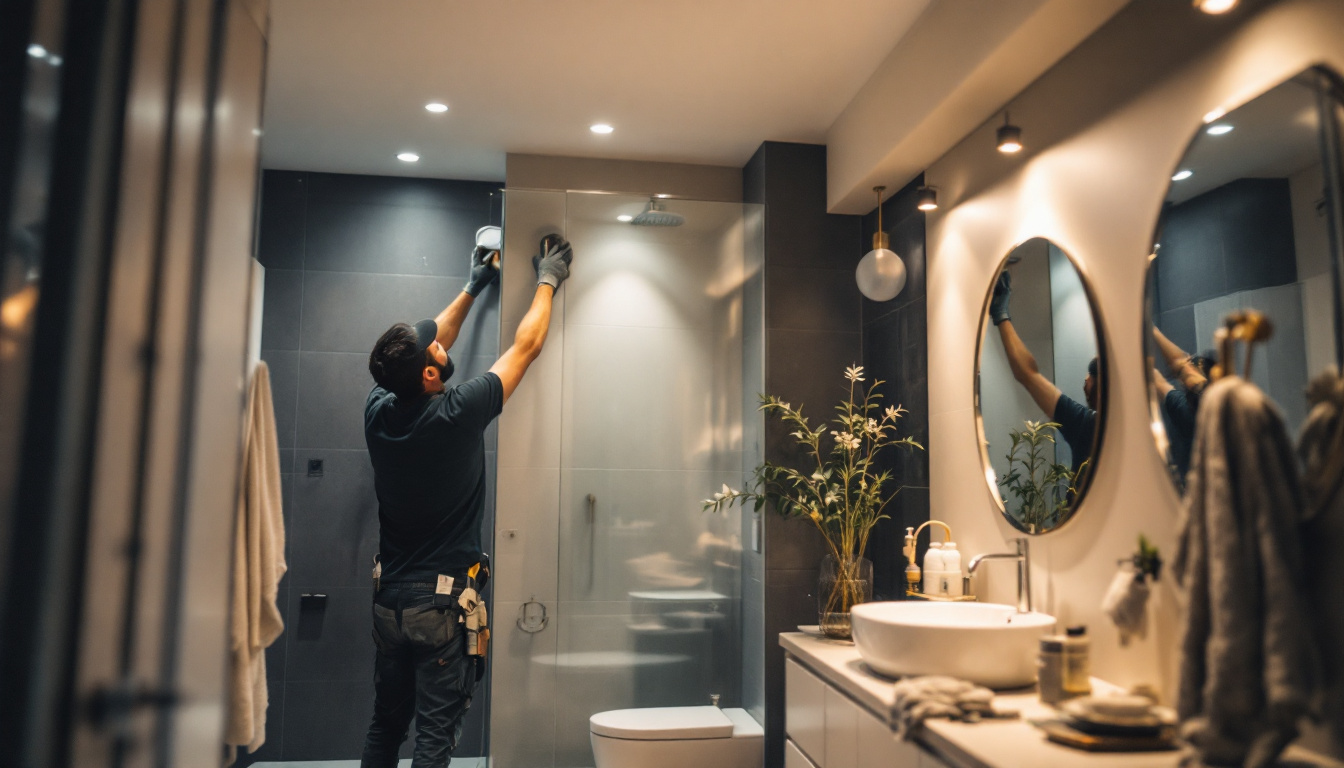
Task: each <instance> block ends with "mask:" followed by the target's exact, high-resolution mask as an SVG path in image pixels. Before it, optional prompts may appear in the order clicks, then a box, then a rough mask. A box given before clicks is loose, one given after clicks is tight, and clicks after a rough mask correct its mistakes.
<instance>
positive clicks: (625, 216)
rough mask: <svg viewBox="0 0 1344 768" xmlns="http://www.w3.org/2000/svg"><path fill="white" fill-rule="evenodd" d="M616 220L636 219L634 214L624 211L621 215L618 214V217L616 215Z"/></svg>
mask: <svg viewBox="0 0 1344 768" xmlns="http://www.w3.org/2000/svg"><path fill="white" fill-rule="evenodd" d="M616 220H617V221H634V220H635V217H634V216H631V215H630V214H628V213H622V214H621V215H620V216H617V217H616Z"/></svg>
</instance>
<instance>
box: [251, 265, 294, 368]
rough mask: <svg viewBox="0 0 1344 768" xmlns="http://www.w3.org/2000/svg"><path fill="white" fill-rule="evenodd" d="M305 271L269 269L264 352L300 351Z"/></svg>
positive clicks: (263, 322) (263, 319)
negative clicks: (272, 350)
mask: <svg viewBox="0 0 1344 768" xmlns="http://www.w3.org/2000/svg"><path fill="white" fill-rule="evenodd" d="M302 308H303V271H302V270H298V269H267V270H266V286H265V288H264V296H263V298H262V306H261V347H262V349H298V348H299V319H300V317H301V310H302Z"/></svg>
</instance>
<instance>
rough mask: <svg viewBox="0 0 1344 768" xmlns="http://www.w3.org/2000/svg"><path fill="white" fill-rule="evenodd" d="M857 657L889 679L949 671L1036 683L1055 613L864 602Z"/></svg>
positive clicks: (988, 682) (856, 628)
mask: <svg viewBox="0 0 1344 768" xmlns="http://www.w3.org/2000/svg"><path fill="white" fill-rule="evenodd" d="M850 619H851V621H850V624H851V631H852V632H853V635H854V644H855V645H857V646H858V649H859V655H860V656H862V657H863V660H864V661H865V662H867V664H868V666H869V667H871V668H872V669H873V671H875V672H877V673H879V674H883V675H887V676H889V677H901V676H904V675H948V676H950V677H957V678H961V679H962V680H970V681H971V682H973V683H979V684H980V685H984V686H988V687H990V688H1016V687H1019V686H1024V685H1031V684H1032V683H1033V682H1035V681H1036V658H1037V655H1038V653H1039V651H1040V643H1039V638H1040V636H1041V635H1044V634H1049V633H1050V631H1051V630H1052V629H1053V628H1054V626H1055V618H1054V617H1053V616H1047V615H1046V614H1044V613H1034V612H1033V613H1018V612H1017V610H1016V609H1014V608H1013V607H1012V606H1008V605H998V604H996V603H928V602H918V601H914V600H901V601H893V602H887V603H864V604H862V605H856V606H854V608H853V609H852V610H851V612H850Z"/></svg>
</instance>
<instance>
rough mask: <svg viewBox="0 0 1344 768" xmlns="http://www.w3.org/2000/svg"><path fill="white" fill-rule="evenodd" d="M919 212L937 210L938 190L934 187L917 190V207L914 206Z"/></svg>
mask: <svg viewBox="0 0 1344 768" xmlns="http://www.w3.org/2000/svg"><path fill="white" fill-rule="evenodd" d="M916 207H917V208H919V210H921V211H936V210H938V190H937V188H935V187H920V188H919V205H917V206H916Z"/></svg>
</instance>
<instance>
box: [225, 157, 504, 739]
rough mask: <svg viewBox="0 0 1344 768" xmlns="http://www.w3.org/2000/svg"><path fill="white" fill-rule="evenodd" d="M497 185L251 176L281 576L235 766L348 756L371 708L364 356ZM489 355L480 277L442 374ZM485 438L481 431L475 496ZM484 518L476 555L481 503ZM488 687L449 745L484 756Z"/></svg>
mask: <svg viewBox="0 0 1344 768" xmlns="http://www.w3.org/2000/svg"><path fill="white" fill-rule="evenodd" d="M501 186H502V185H500V184H497V183H489V182H470V181H440V180H429V179H407V178H384V177H375V176H351V175H341V174H325V173H306V172H294V171H266V172H265V175H264V177H263V189H262V208H261V233H260V243H259V248H258V258H259V259H260V261H261V262H262V264H263V265H264V266H265V267H266V284H265V299H264V305H263V320H262V358H263V359H264V360H265V361H266V363H267V365H268V366H269V367H270V369H271V377H272V389H273V393H274V399H275V412H276V427H277V432H278V435H279V444H280V460H281V471H282V473H283V475H282V480H283V484H284V512H285V525H286V533H287V541H286V545H287V551H286V557H287V558H288V561H289V573H288V574H287V575H286V577H285V578H284V580H283V581H282V582H281V588H280V601H281V607H282V610H283V611H284V614H285V617H286V619H285V633H284V635H282V636H281V638H280V639H279V640H278V641H277V643H276V645H275V646H274V647H273V648H272V649H271V650H270V651H269V652H268V656H267V676H268V683H269V687H270V696H271V698H270V707H269V709H268V712H267V734H266V744H265V745H264V746H263V747H262V748H261V749H260V750H259V751H258V753H257V754H256V755H252V756H248V757H246V758H244V759H243V760H242V761H241V764H244V765H246V764H248V763H250V762H252V761H254V760H277V759H282V760H332V759H347V760H348V759H358V757H359V755H360V751H361V749H362V747H363V739H364V733H365V730H366V729H367V727H368V723H369V718H370V715H371V713H372V711H373V709H372V708H373V640H372V638H371V636H370V632H371V630H372V624H371V622H370V618H369V617H370V610H369V605H370V599H371V591H372V589H371V584H370V577H369V569H370V565H371V561H372V558H373V555H374V553H375V552H376V551H377V543H378V503H377V500H376V499H375V497H374V491H373V470H372V467H371V466H370V464H369V459H368V454H367V452H366V450H365V447H364V435H363V405H364V399H365V397H366V396H367V394H368V392H369V389H370V387H372V385H373V382H372V380H371V378H370V377H369V373H368V355H369V350H370V349H372V347H373V343H374V341H376V340H377V338H378V336H379V335H380V334H382V332H383V331H384V330H386V329H387V328H388V326H390V325H391V324H393V323H395V322H398V321H404V322H415V321H416V320H419V319H421V318H424V317H433V316H434V315H436V314H438V312H439V311H441V310H442V309H443V308H444V307H445V306H447V305H448V304H449V302H451V301H452V300H453V298H455V297H456V296H457V294H458V292H459V291H461V289H462V286H463V284H464V283H465V282H466V275H467V267H468V255H469V254H470V252H471V249H472V246H473V244H474V239H473V238H474V234H475V231H476V229H477V228H478V227H481V226H483V225H485V224H492V223H493V224H499V223H500V222H499V218H500V215H501V211H502V205H501V202H500V197H499V193H498V189H499V188H500V187H501ZM498 352H499V294H498V289H497V288H495V287H491V288H489V289H487V290H486V291H485V292H484V293H482V294H481V295H480V296H479V297H478V298H477V300H476V304H475V307H474V308H473V309H472V311H471V315H470V317H469V318H468V320H467V322H466V324H465V325H464V326H463V329H462V333H461V335H460V336H459V338H458V340H457V343H456V344H455V345H454V347H453V349H451V350H450V351H449V354H450V355H451V356H452V357H453V360H454V362H455V363H456V365H457V372H456V374H455V375H454V377H453V379H452V381H450V382H449V383H450V384H451V383H453V382H456V381H463V380H465V379H467V378H469V377H472V376H476V375H479V374H481V373H483V372H484V371H485V370H487V369H488V368H489V366H490V365H491V364H492V363H493V362H494V361H495V359H496V358H497V357H498ZM495 444H496V430H495V428H494V427H493V426H492V427H491V429H490V431H489V432H488V433H487V436H486V450H487V452H488V453H487V468H488V472H489V476H488V477H487V482H488V483H489V493H488V497H489V498H490V499H491V500H493V498H494V482H495V477H494V474H495V473H494V466H495V462H494V457H495V453H494V452H495ZM315 462H317V463H320V467H319V466H317V464H315ZM485 526H486V532H485V536H484V539H485V542H486V547H487V549H488V548H489V547H490V542H491V541H492V538H493V537H492V534H491V531H492V530H493V527H494V522H493V502H491V508H489V509H487V516H486V521H485ZM304 595H326V598H325V599H320V598H305V597H303V596H304ZM488 691H489V686H488V685H487V684H483V685H482V686H481V688H480V689H478V693H477V697H476V703H475V705H474V706H473V708H472V710H471V712H470V714H469V715H468V720H467V724H466V727H465V733H464V735H463V740H462V743H461V745H460V747H459V750H458V754H459V755H462V756H475V755H484V754H485V749H486V745H487V742H486V728H485V723H486V722H487V718H486V712H487V710H488V698H487V696H488ZM413 738H414V731H412V739H410V740H408V741H407V744H406V746H405V747H404V748H403V752H402V754H403V756H404V757H409V756H410V744H411V741H412V740H413Z"/></svg>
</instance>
